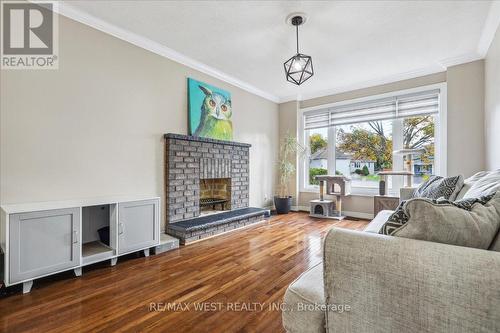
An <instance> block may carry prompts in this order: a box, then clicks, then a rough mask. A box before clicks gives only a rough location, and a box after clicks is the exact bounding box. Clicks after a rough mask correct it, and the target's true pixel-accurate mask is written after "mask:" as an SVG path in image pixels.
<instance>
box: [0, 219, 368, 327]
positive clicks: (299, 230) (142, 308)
mask: <svg viewBox="0 0 500 333" xmlns="http://www.w3.org/2000/svg"><path fill="white" fill-rule="evenodd" d="M366 224H367V221H364V220H354V219H346V220H344V221H342V222H339V221H335V220H322V219H312V218H310V217H308V215H307V214H305V213H290V214H288V215H283V216H272V217H271V218H269V219H268V220H267V221H265V222H262V223H259V224H257V225H255V226H252V227H250V228H247V229H243V230H240V231H235V232H232V233H229V234H225V235H221V236H218V237H215V238H212V239H208V240H205V241H201V242H198V243H194V244H192V245H188V246H185V247H181V248H180V249H178V250H174V251H170V252H167V253H163V254H159V255H155V256H150V257H148V258H145V257H140V256H138V255H131V256H129V257H128V258H125V259H119V260H118V264H117V265H116V266H115V267H109V266H108V265H107V264H106V263H100V264H96V265H92V266H89V267H85V268H84V271H83V276H82V277H79V278H76V277H73V275H72V273H71V272H67V273H62V274H59V275H56V276H55V277H50V278H46V279H42V280H37V281H35V283H34V286H33V289H32V292H31V293H30V294H27V295H22V294H21V293H20V291H19V287H17V288H9V290H7V293H6V292H5V291H4V295H3V296H2V298H0V330H1V331H3V332H26V331H33V332H35V331H36V332H48V331H54V332H70V331H92V332H95V331H101V332H116V331H130V332H139V331H140V332H144V331H160V332H239V331H242V332H280V331H283V328H282V326H281V313H280V311H279V309H278V308H277V306H279V303H280V302H281V301H282V298H283V295H284V293H285V290H286V287H287V286H288V285H289V284H290V282H292V281H293V280H294V279H295V278H296V277H297V276H299V275H300V274H301V273H302V272H303V271H305V270H307V269H308V268H309V267H312V266H313V265H315V264H317V263H319V262H320V261H321V242H322V238H323V237H324V235H325V233H326V232H327V231H328V230H329V229H330V228H332V227H333V226H335V227H341V228H349V229H363V228H364V227H365V226H366ZM6 294H7V295H6ZM201 306H206V308H204V309H200V308H199V307H201ZM209 306H210V308H208V307H209ZM196 307H198V308H196ZM273 307H274V308H273Z"/></svg>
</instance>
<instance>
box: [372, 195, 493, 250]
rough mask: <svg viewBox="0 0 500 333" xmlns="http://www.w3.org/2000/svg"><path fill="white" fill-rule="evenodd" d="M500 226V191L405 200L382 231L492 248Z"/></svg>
mask: <svg viewBox="0 0 500 333" xmlns="http://www.w3.org/2000/svg"><path fill="white" fill-rule="evenodd" d="M499 228H500V192H497V193H493V194H490V195H488V196H484V197H480V198H470V199H464V200H460V201H455V202H451V201H448V200H444V199H440V200H429V199H422V198H417V199H411V200H408V201H407V202H405V203H402V204H401V205H400V206H399V207H398V209H397V210H396V211H395V212H394V214H393V215H392V216H391V217H390V218H389V220H388V221H387V223H386V224H385V225H384V226H383V227H382V229H381V230H380V233H382V234H386V235H392V236H396V237H404V238H412V239H420V240H426V241H431V242H438V243H445V244H451V245H458V246H467V247H474V248H480V249H488V247H489V246H490V245H491V244H492V242H493V239H494V238H495V236H496V234H497V232H498V229H499Z"/></svg>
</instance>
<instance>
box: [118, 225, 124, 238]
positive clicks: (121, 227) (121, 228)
mask: <svg viewBox="0 0 500 333" xmlns="http://www.w3.org/2000/svg"><path fill="white" fill-rule="evenodd" d="M123 229H124V228H123V223H119V224H118V234H119V235H123Z"/></svg>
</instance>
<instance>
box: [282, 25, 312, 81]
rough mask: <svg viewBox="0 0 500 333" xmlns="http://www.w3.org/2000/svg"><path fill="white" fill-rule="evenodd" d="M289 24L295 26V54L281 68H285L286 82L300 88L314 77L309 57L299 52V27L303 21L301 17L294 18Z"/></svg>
mask: <svg viewBox="0 0 500 333" xmlns="http://www.w3.org/2000/svg"><path fill="white" fill-rule="evenodd" d="M291 22H292V24H293V25H294V26H295V29H296V34H297V54H295V55H294V56H293V57H291V58H290V59H288V60H287V61H285V63H284V64H283V67H284V68H285V74H286V80H287V81H288V82H292V83H294V84H296V85H298V86H300V85H301V84H302V83H304V82H306V81H307V80H308V79H310V78H311V77H312V76H313V75H314V69H313V64H312V58H311V56H308V55H305V54H302V53H300V52H299V25H301V24H302V23H303V22H304V20H303V18H302V16H294V17H292V20H291Z"/></svg>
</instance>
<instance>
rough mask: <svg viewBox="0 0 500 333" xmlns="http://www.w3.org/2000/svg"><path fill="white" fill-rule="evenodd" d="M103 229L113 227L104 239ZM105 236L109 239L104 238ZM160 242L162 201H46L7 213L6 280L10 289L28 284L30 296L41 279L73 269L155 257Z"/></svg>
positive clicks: (0, 242)
mask: <svg viewBox="0 0 500 333" xmlns="http://www.w3.org/2000/svg"><path fill="white" fill-rule="evenodd" d="M82 212H83V214H82ZM83 215H85V216H84V217H85V218H82V216H83ZM82 221H83V223H82ZM83 224H84V225H83ZM102 227H107V228H106V229H105V232H102V230H101V231H100V233H99V235H98V231H99V230H100V229H101V228H102ZM82 231H83V232H82ZM101 233H102V234H103V235H104V236H106V240H102V239H100V238H99V237H100V234H101ZM82 240H83V242H82ZM103 241H104V242H105V243H106V244H104V243H103ZM159 244H160V198H158V197H156V198H151V197H139V198H137V197H136V198H120V197H118V198H97V199H85V200H71V201H59V202H42V203H31V204H16V205H3V206H2V209H1V214H0V247H1V248H2V250H3V252H4V264H3V266H4V267H3V272H4V282H5V285H6V286H10V285H15V284H18V283H23V291H24V292H29V291H30V289H31V285H32V283H33V280H34V279H36V278H40V277H43V276H47V275H51V274H55V273H58V272H62V271H65V270H70V269H74V271H75V274H76V275H77V276H79V275H80V274H81V272H82V266H85V265H88V264H92V263H95V262H98V261H103V260H110V259H111V264H112V265H114V264H115V263H116V260H117V258H118V256H119V255H122V254H126V253H130V252H133V251H140V250H143V251H144V254H146V255H149V248H150V247H154V246H157V245H159ZM0 270H2V268H0Z"/></svg>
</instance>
